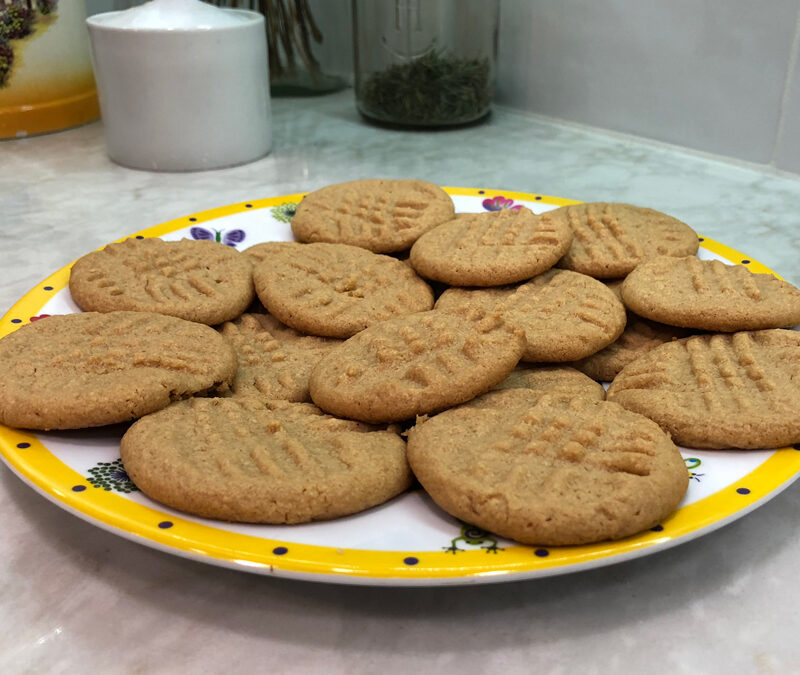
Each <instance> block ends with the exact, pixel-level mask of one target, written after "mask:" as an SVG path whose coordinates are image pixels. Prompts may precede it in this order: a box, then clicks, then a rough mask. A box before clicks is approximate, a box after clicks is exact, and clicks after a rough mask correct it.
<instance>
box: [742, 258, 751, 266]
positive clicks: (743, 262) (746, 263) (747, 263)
mask: <svg viewBox="0 0 800 675" xmlns="http://www.w3.org/2000/svg"><path fill="white" fill-rule="evenodd" d="M749 264H750V261H749V260H747V259H745V260H742V265H749Z"/></svg>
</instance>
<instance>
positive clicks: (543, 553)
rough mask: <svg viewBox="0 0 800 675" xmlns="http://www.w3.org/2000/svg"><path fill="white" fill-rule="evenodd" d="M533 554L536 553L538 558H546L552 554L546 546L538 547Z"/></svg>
mask: <svg viewBox="0 0 800 675" xmlns="http://www.w3.org/2000/svg"><path fill="white" fill-rule="evenodd" d="M533 555H535V556H536V557H537V558H546V557H547V556H549V555H550V551H548V550H547V549H546V548H537V549H536V550H535V551H534V552H533Z"/></svg>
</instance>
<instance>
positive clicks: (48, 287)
mask: <svg viewBox="0 0 800 675" xmlns="http://www.w3.org/2000/svg"><path fill="white" fill-rule="evenodd" d="M43 289H44V290H45V291H52V290H53V287H52V286H44V287H43Z"/></svg>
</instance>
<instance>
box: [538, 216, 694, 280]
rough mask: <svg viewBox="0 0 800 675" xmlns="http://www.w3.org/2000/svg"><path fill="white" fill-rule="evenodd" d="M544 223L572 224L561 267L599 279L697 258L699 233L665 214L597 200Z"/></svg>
mask: <svg viewBox="0 0 800 675" xmlns="http://www.w3.org/2000/svg"><path fill="white" fill-rule="evenodd" d="M542 219H543V220H546V221H548V222H551V223H552V224H553V225H554V226H555V224H562V225H567V226H568V227H569V228H570V229H571V230H572V232H573V233H574V235H575V239H574V241H573V242H572V247H571V248H570V249H569V251H568V252H567V254H566V255H565V256H564V258H563V259H562V260H561V261H560V262H559V267H563V268H565V269H568V270H574V271H575V272H582V273H583V274H588V275H589V276H592V277H596V278H598V279H614V278H617V277H624V276H625V275H626V274H628V273H629V272H630V271H631V270H632V269H633V268H634V267H636V265H638V264H639V263H640V262H642V261H643V260H645V259H647V258H653V257H655V256H659V255H670V256H685V255H694V254H695V253H697V250H698V248H699V242H698V239H697V233H696V232H695V231H694V230H693V229H692V228H691V227H689V226H688V225H686V223H682V222H681V221H680V220H678V219H677V218H673V217H672V216H668V215H666V214H665V213H661V212H660V211H654V210H653V209H646V208H642V207H640V206H632V205H630V204H610V203H606V202H596V203H589V204H572V205H570V206H562V207H561V208H559V209H555V210H554V211H548V212H546V213H544V214H542Z"/></svg>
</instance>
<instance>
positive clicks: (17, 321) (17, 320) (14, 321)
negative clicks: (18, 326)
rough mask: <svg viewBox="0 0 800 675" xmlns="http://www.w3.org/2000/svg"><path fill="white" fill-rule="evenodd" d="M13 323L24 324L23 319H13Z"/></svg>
mask: <svg viewBox="0 0 800 675" xmlns="http://www.w3.org/2000/svg"><path fill="white" fill-rule="evenodd" d="M11 323H22V319H11Z"/></svg>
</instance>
